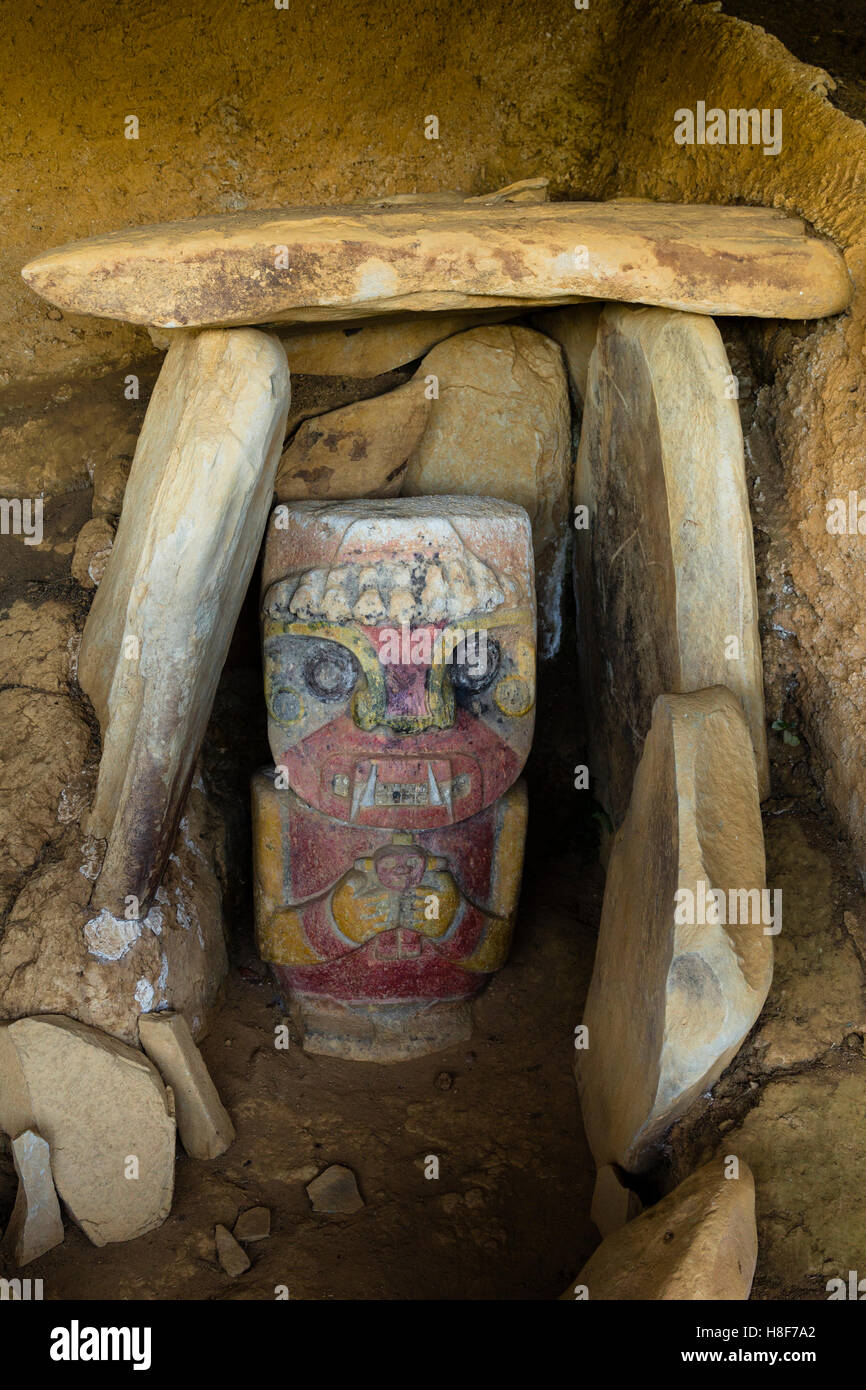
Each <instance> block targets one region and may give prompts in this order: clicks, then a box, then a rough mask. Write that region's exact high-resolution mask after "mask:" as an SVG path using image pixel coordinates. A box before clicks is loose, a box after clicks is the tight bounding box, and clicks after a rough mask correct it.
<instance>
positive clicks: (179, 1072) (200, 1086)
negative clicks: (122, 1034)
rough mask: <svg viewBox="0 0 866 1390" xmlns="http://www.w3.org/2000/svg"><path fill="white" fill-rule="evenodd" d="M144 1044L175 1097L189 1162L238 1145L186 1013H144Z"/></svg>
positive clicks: (141, 1030) (141, 1031)
mask: <svg viewBox="0 0 866 1390" xmlns="http://www.w3.org/2000/svg"><path fill="white" fill-rule="evenodd" d="M138 1034H139V1037H140V1039H141V1045H142V1047H143V1048H144V1050H145V1052H146V1053H147V1055H148V1057H149V1058H150V1060H151V1061H152V1062H153V1063H154V1064H155V1066H156V1067H157V1068H158V1069H159V1072H160V1075H161V1076H162V1078H163V1080H164V1081H165V1082H167V1084H168V1085H169V1086H171V1089H172V1093H173V1095H174V1104H175V1116H176V1119H177V1129H178V1134H179V1135H180V1142H181V1143H182V1144H183V1147H184V1148H185V1149H186V1151H187V1153H188V1154H189V1156H190V1158H218V1157H219V1155H220V1154H222V1153H225V1151H226V1149H227V1148H228V1147H229V1145H230V1144H232V1143H233V1142H234V1137H235V1127H234V1125H233V1124H232V1122H231V1120H230V1118H229V1115H228V1111H227V1110H226V1108H225V1106H224V1105H223V1103H222V1101H221V1100H220V1098H219V1095H218V1093H217V1088H216V1086H215V1085H214V1084H213V1081H212V1080H211V1076H210V1072H209V1071H208V1069H207V1067H206V1066H205V1062H204V1058H203V1057H202V1055H201V1053H200V1052H199V1050H198V1048H197V1047H196V1045H195V1043H194V1042H193V1038H192V1033H191V1032H190V1030H189V1024H188V1023H187V1021H186V1019H185V1018H184V1016H183V1014H179V1013H174V1012H173V1011H172V1010H171V1009H164V1010H161V1011H160V1012H158V1013H150V1014H142V1015H141V1018H140V1019H139V1022H138Z"/></svg>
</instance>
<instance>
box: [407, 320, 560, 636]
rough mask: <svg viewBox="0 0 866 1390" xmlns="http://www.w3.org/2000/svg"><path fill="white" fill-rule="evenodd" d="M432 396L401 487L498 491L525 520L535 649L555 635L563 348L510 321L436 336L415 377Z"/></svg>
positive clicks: (491, 494)
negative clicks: (537, 623) (537, 639)
mask: <svg viewBox="0 0 866 1390" xmlns="http://www.w3.org/2000/svg"><path fill="white" fill-rule="evenodd" d="M431 376H434V377H436V379H437V382H438V399H434V400H433V402H432V408H431V411H430V419H429V422H428V425H427V428H426V430H425V431H424V434H423V436H422V438H421V441H420V443H419V444H418V447H417V448H416V450H415V452H414V453H413V455H412V457H411V458H410V460H409V465H408V468H407V470H406V480H405V483H404V485H403V492H404V493H405V494H406V495H407V496H416V495H423V494H437V493H449V494H450V493H457V494H466V493H468V494H470V495H472V496H479V495H480V496H484V497H500V498H503V499H504V500H505V501H508V502H516V503H518V504H519V505H520V506H521V507H525V508H526V510H527V512H528V513H529V517H530V520H531V522H532V540H533V547H534V550H535V570H536V581H537V588H538V598H539V616H540V619H541V622H542V654H543V655H551V654H552V653H553V652H554V651H556V649H557V647H558V645H559V640H560V628H561V612H560V605H561V594H562V585H563V578H564V572H565V548H566V538H567V531H568V524H569V514H570V498H569V486H570V473H571V415H570V409H569V401H568V386H567V384H566V379H565V371H564V369H563V365H562V354H561V352H560V350H559V348H558V347H557V346H556V344H555V343H553V342H552V341H551V340H550V339H549V338H545V337H544V336H543V335H542V334H541V333H536V332H534V331H533V330H532V329H529V328H522V327H519V326H516V325H510V324H498V325H493V326H491V327H487V328H473V329H471V330H470V331H469V332H468V333H460V334H458V335H457V336H456V337H454V338H449V339H447V341H445V342H444V343H440V344H439V345H438V347H435V348H434V349H433V351H432V352H429V353H428V354H427V356H426V357H425V358H424V361H423V362H422V363H421V365H420V367H419V368H418V372H417V378H418V379H419V380H422V381H427V380H428V379H429V378H430V377H431Z"/></svg>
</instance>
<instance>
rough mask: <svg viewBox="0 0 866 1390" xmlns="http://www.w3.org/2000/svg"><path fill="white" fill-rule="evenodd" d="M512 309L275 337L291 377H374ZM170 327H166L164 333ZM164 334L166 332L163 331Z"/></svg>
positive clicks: (395, 318)
mask: <svg viewBox="0 0 866 1390" xmlns="http://www.w3.org/2000/svg"><path fill="white" fill-rule="evenodd" d="M515 312H517V311H516V310H514V309H493V310H487V311H486V312H485V311H482V310H477V309H476V310H471V309H470V310H467V312H466V313H463V314H410V315H408V316H405V315H396V314H389V315H388V316H387V318H378V319H370V320H369V321H368V322H365V323H360V324H354V323H353V324H334V325H333V326H330V325H329V326H328V327H326V328H292V329H285V328H284V329H282V330H281V331H280V333H279V339H280V342H281V343H282V345H283V347H284V348H285V350H286V357H287V358H288V362H289V371H290V372H291V373H292V376H294V375H295V374H296V373H301V374H305V375H310V376H319V375H323V376H339V377H361V378H367V377H373V376H380V375H381V374H382V373H383V372H390V371H393V370H394V368H395V367H402V366H404V365H405V364H406V363H407V362H414V361H415V360H416V358H418V357H423V356H424V353H425V352H429V350H430V348H432V347H435V346H436V344H437V343H441V342H442V341H443V340H444V339H445V338H451V337H453V336H454V334H455V333H462V332H464V331H465V330H466V329H467V328H478V327H480V326H481V325H482V324H485V323H496V322H499V321H500V320H501V319H503V318H507V317H508V316H509V315H510V314H514V313H515ZM172 331H174V332H177V331H180V330H171V329H169V330H166V333H167V334H170V333H171V332H172ZM164 336H165V335H164Z"/></svg>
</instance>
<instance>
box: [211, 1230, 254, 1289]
mask: <svg viewBox="0 0 866 1390" xmlns="http://www.w3.org/2000/svg"><path fill="white" fill-rule="evenodd" d="M214 1240H215V1242H216V1252H217V1258H218V1260H219V1262H220V1264H221V1265H222V1267H223V1269H224V1270H225V1272H226V1274H228V1275H229V1276H230V1278H232V1279H237V1278H238V1276H239V1275H241V1274H245V1273H246V1271H247V1270H248V1269H249V1267H250V1258H249V1255H247V1253H246V1251H244V1250H242V1249H241V1247H240V1246H239V1245H238V1243H237V1241H236V1240H235V1238H234V1236H233V1235H232V1233H231V1231H229V1230H227V1229H226V1227H225V1226H216V1227H215V1228H214Z"/></svg>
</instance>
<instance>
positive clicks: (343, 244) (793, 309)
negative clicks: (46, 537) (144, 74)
mask: <svg viewBox="0 0 866 1390" xmlns="http://www.w3.org/2000/svg"><path fill="white" fill-rule="evenodd" d="M22 274H23V276H24V279H25V280H26V281H27V283H28V284H29V285H30V286H31V287H32V288H33V289H34V290H36V292H37V293H38V294H41V295H42V296H43V297H44V298H45V299H48V300H50V302H51V303H52V304H56V305H57V306H58V307H59V308H61V309H64V310H66V311H68V312H70V313H76V314H95V315H98V316H100V317H103V318H115V319H122V320H124V321H126V322H128V323H139V324H152V325H156V326H159V327H163V328H195V327H218V326H231V325H235V324H257V323H291V322H316V321H322V320H329V319H330V320H334V319H347V318H353V317H363V316H367V317H369V316H370V315H371V314H375V313H387V312H397V311H399V310H407V309H409V310H455V309H466V308H479V309H490V308H495V307H497V306H501V305H516V306H529V305H539V304H542V305H556V304H573V303H579V302H581V301H582V300H584V299H586V298H591V299H609V300H625V301H628V302H632V303H638V304H657V305H661V306H663V307H666V308H671V309H690V310H692V311H694V312H697V313H702V314H747V315H757V316H758V317H774V318H796V319H805V318H820V317H822V316H824V315H826V314H835V313H838V312H839V311H840V310H842V309H844V308H845V307H846V306H847V304H848V302H849V299H850V296H851V285H850V281H849V277H848V272H847V269H846V266H845V263H844V261H843V259H842V256H841V255H840V253H839V252H838V251H837V250H836V249H835V247H833V246H832V245H831V244H830V243H829V242H826V241H823V240H821V239H819V238H818V237H815V236H811V235H807V233H806V228H805V224H804V223H803V221H802V220H801V219H800V218H796V217H789V216H787V215H786V214H785V213H783V212H780V211H777V210H774V209H770V208H753V207H714V206H711V205H708V204H695V205H690V204H673V203H650V202H646V203H644V202H640V203H639V202H629V201H621V202H616V201H614V202H609V203H542V204H538V205H528V206H527V205H521V204H508V203H506V204H502V205H498V206H484V205H476V204H472V205H467V204H462V205H459V206H439V205H431V206H425V207H423V208H419V207H413V206H410V207H408V208H406V207H397V208H394V207H386V208H373V207H369V206H365V205H363V204H356V205H353V206H350V207H327V208H284V209H277V210H275V211H271V212H245V213H236V214H231V215H228V216H224V217H208V218H197V219H196V220H194V221H189V222H169V223H164V224H162V225H160V226H146V227H134V228H131V229H130V230H128V231H123V232H112V233H109V234H108V235H106V236H98V237H91V238H89V239H88V240H87V241H80V242H75V243H72V244H71V245H68V246H62V247H59V248H58V249H56V250H54V251H47V252H46V253H45V254H44V255H42V256H38V257H37V258H36V259H35V260H33V261H30V263H29V264H28V265H26V266H25V267H24V270H23V271H22Z"/></svg>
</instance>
